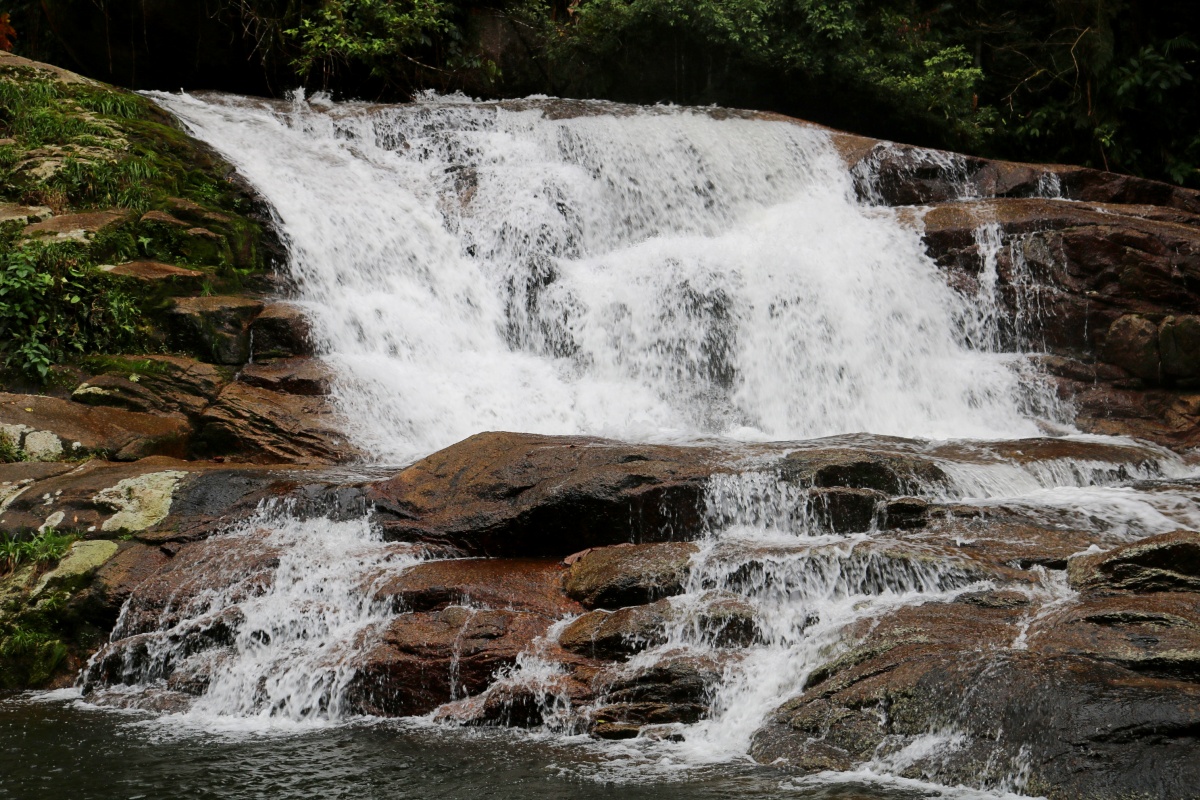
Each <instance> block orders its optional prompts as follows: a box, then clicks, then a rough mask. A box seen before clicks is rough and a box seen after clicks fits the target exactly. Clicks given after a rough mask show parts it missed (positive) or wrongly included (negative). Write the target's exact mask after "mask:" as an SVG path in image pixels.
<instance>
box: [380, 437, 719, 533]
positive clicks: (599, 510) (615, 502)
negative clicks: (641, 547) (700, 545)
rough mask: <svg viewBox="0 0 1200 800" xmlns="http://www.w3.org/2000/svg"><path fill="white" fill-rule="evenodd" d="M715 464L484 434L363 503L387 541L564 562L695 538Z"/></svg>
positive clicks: (707, 453)
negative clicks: (584, 554) (580, 554)
mask: <svg viewBox="0 0 1200 800" xmlns="http://www.w3.org/2000/svg"><path fill="white" fill-rule="evenodd" d="M716 461H717V459H716V454H715V453H714V452H713V451H712V450H709V449H707V448H701V447H668V446H659V445H629V444H623V443H620V442H613V441H608V440H604V439H594V438H588V437H569V436H562V437H554V436H539V435H533V434H518V433H483V434H478V435H476V436H472V437H471V438H469V439H466V440H465V441H462V442H459V443H458V444H456V445H453V446H451V447H449V448H447V449H445V450H442V451H440V452H438V453H435V454H434V455H432V456H429V457H428V458H426V459H424V460H422V461H419V462H417V463H416V464H414V465H413V466H411V467H409V468H408V469H406V470H404V471H403V472H401V473H399V474H398V475H396V476H395V477H394V478H392V479H390V480H388V481H383V482H380V483H377V484H374V485H373V486H372V487H371V488H370V490H369V497H370V499H371V501H372V502H373V503H374V504H375V507H376V509H377V510H378V512H379V514H380V519H381V521H382V526H383V529H384V532H385V535H387V536H389V537H391V538H394V539H401V540H412V541H429V542H434V543H439V544H445V545H448V546H451V547H455V548H457V549H459V550H462V551H463V552H465V553H468V554H471V555H488V556H513V555H522V556H557V557H563V556H566V555H567V554H569V553H574V552H576V551H579V550H581V549H584V548H587V547H596V546H604V545H610V544H617V543H620V542H656V541H665V540H671V539H682V538H689V537H694V536H695V535H697V534H698V533H699V532H700V531H701V530H702V529H703V520H702V510H703V498H704V490H705V485H706V482H707V479H708V477H709V475H711V474H712V473H713V472H714V471H718V470H720V469H722V467H721V466H719V465H718V464H717V463H715V462H716Z"/></svg>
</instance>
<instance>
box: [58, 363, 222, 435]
mask: <svg viewBox="0 0 1200 800" xmlns="http://www.w3.org/2000/svg"><path fill="white" fill-rule="evenodd" d="M96 361H97V362H99V364H98V365H99V366H101V367H102V368H103V370H104V371H103V372H100V373H99V374H97V375H93V376H91V377H89V378H88V379H87V380H85V381H84V382H83V383H81V384H80V385H79V386H77V387H76V388H75V390H74V391H73V392H72V393H71V399H72V400H74V401H75V402H77V403H84V404H85V405H91V406H112V407H114V408H124V409H128V410H129V411H140V412H146V413H155V412H158V413H168V414H169V413H173V412H178V413H182V414H186V415H187V416H188V417H189V418H193V419H194V418H195V417H197V416H199V414H200V412H201V411H203V410H204V409H205V408H206V407H207V406H208V404H209V403H210V402H212V401H213V400H214V399H215V398H216V397H217V395H218V394H220V393H221V389H223V388H224V387H225V385H226V384H227V383H229V381H230V380H231V379H232V377H233V373H232V370H229V369H226V368H223V367H218V366H216V365H213V364H206V363H204V362H202V361H197V360H195V359H192V358H183V357H180V356H107V357H105V358H104V359H102V360H101V359H96ZM89 365H90V364H89Z"/></svg>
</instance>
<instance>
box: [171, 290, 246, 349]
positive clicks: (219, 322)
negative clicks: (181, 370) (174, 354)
mask: <svg viewBox="0 0 1200 800" xmlns="http://www.w3.org/2000/svg"><path fill="white" fill-rule="evenodd" d="M262 310H263V304H262V303H261V302H259V301H258V300H251V299H249V298H246V297H183V298H180V299H179V300H177V301H176V303H175V307H174V308H172V309H171V312H170V319H169V321H168V331H169V334H170V341H171V344H172V346H173V347H176V348H179V349H181V350H185V351H187V352H191V353H196V354H197V355H199V356H200V357H201V358H204V359H205V360H208V361H211V362H212V363H214V364H233V365H238V364H244V363H246V361H248V360H249V359H250V323H251V322H253V321H254V319H255V317H257V316H258V314H259V312H261V311H262Z"/></svg>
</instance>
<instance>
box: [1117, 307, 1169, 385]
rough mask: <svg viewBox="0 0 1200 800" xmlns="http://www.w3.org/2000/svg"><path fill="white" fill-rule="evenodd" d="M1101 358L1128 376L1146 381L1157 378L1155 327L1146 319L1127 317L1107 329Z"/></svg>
mask: <svg viewBox="0 0 1200 800" xmlns="http://www.w3.org/2000/svg"><path fill="white" fill-rule="evenodd" d="M1104 358H1105V360H1106V361H1108V362H1110V363H1112V364H1116V365H1117V366H1118V367H1121V368H1122V369H1124V370H1125V371H1126V372H1128V373H1129V374H1130V375H1133V376H1134V377H1137V378H1143V379H1145V380H1148V381H1157V380H1158V376H1159V358H1158V326H1157V325H1155V324H1154V323H1153V322H1151V321H1150V320H1148V319H1146V318H1145V317H1140V316H1138V315H1136V314H1126V315H1125V316H1123V317H1118V318H1117V319H1116V321H1115V322H1113V324H1112V325H1110V326H1108V334H1107V335H1106V336H1105V338H1104Z"/></svg>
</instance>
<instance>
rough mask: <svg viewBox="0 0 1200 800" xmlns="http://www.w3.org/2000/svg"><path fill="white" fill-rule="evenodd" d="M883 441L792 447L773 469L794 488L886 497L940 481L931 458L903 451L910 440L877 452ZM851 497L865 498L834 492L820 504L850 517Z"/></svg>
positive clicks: (830, 440)
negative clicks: (865, 492)
mask: <svg viewBox="0 0 1200 800" xmlns="http://www.w3.org/2000/svg"><path fill="white" fill-rule="evenodd" d="M839 440H841V441H839ZM843 441H844V442H845V445H844V446H826V447H821V446H820V445H839V444H841V442H843ZM884 441H886V437H878V439H877V440H876V441H871V442H860V441H856V440H855V439H854V437H853V436H849V437H830V438H828V439H823V440H817V441H816V442H814V444H815V445H817V446H816V447H804V448H796V449H794V450H792V451H791V452H789V453H787V455H785V456H784V458H783V459H782V460H781V461H780V462H779V464H778V466H777V467H776V469H777V470H778V472H779V475H780V477H781V478H782V479H783V480H785V481H787V482H789V483H794V484H797V485H800V486H805V487H814V488H818V489H860V490H871V491H874V492H879V493H883V494H888V495H902V494H910V493H913V492H915V491H920V490H923V489H926V488H928V487H930V486H935V485H938V484H941V483H943V482H944V481H945V480H946V476H945V474H944V473H943V472H942V470H941V468H940V467H938V466H937V464H936V463H934V462H933V461H932V460H931V459H929V458H924V457H921V456H918V455H914V454H910V453H907V452H904V449H905V445H907V444H910V443H911V444H917V443H916V442H912V441H911V440H903V439H896V440H894V441H895V443H896V444H898V445H900V446H899V447H896V448H895V449H894V450H893V449H883V448H880V447H879V444H882V443H883V442H884ZM856 496H861V497H866V495H856V494H855V493H848V494H845V495H838V494H836V493H835V494H833V495H830V500H829V502H828V503H827V504H826V505H830V506H834V507H837V506H844V507H845V508H846V510H847V512H849V513H850V515H851V517H853V516H854V514H853V512H851V511H850V510H851V509H852V508H854V507H855V506H861V503H856V502H855V501H854V500H852V499H850V498H852V497H856ZM872 509H873V506H872ZM859 514H860V515H861V509H860V511H859Z"/></svg>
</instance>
